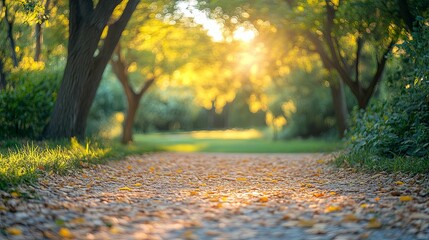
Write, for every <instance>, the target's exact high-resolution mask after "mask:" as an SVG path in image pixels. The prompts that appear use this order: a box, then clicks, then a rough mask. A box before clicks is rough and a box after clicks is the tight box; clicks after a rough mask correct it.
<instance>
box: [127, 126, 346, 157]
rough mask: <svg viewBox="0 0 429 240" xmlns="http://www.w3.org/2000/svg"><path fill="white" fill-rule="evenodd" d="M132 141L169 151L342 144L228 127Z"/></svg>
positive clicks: (313, 148) (288, 149)
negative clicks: (269, 135) (269, 136)
mask: <svg viewBox="0 0 429 240" xmlns="http://www.w3.org/2000/svg"><path fill="white" fill-rule="evenodd" d="M201 133H203V134H201ZM223 133H224V134H223ZM246 135H250V136H246ZM134 144H135V145H136V146H139V145H146V146H150V147H151V148H154V149H158V150H161V151H172V152H226V153H304V152H332V151H336V150H339V149H341V148H342V143H341V142H340V141H327V140H323V139H306V140H287V141H283V140H279V141H273V140H271V139H267V138H264V137H263V136H262V135H260V136H258V135H256V134H243V132H239V131H231V130H229V131H214V132H189V133H175V134H171V133H169V134H162V133H156V134H135V135H134Z"/></svg>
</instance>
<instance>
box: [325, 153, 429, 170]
mask: <svg viewBox="0 0 429 240" xmlns="http://www.w3.org/2000/svg"><path fill="white" fill-rule="evenodd" d="M334 163H335V164H336V165H337V166H338V167H346V168H348V167H351V168H356V169H359V170H363V171H369V172H383V171H385V172H403V173H413V174H417V173H428V172H429V157H428V156H426V157H423V158H417V157H404V156H395V157H392V158H388V157H380V156H377V155H375V154H373V153H371V152H369V151H360V152H358V153H347V154H343V155H341V156H340V157H338V158H337V159H335V160H334Z"/></svg>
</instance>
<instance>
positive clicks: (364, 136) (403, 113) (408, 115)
mask: <svg viewBox="0 0 429 240" xmlns="http://www.w3.org/2000/svg"><path fill="white" fill-rule="evenodd" d="M426 21H427V20H426ZM423 22H424V21H423V20H422V23H421V25H420V28H419V30H420V31H418V32H415V33H413V40H412V41H409V42H406V43H404V44H402V45H400V48H401V49H403V50H404V51H405V53H406V54H405V56H404V57H403V60H402V69H400V70H399V71H398V72H397V73H396V74H395V75H394V76H391V77H390V79H389V89H390V90H391V92H392V94H391V97H390V98H388V100H387V101H386V102H384V103H375V104H373V105H371V106H370V107H369V108H368V109H367V111H366V112H363V111H361V112H358V113H357V114H356V115H355V116H354V119H353V122H354V127H353V128H352V129H351V131H350V144H351V150H352V154H353V153H357V152H364V151H369V152H371V153H373V154H375V155H378V156H381V157H393V156H411V157H424V156H428V155H429V57H428V56H429V26H428V25H425V24H424V23H423Z"/></svg>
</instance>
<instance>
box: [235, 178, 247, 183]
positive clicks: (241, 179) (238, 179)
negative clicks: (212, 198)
mask: <svg viewBox="0 0 429 240" xmlns="http://www.w3.org/2000/svg"><path fill="white" fill-rule="evenodd" d="M236 180H237V181H239V182H245V181H247V178H245V177H238V178H237V179H236Z"/></svg>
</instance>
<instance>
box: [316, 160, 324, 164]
mask: <svg viewBox="0 0 429 240" xmlns="http://www.w3.org/2000/svg"><path fill="white" fill-rule="evenodd" d="M317 163H319V164H322V163H325V160H323V159H319V160H317Z"/></svg>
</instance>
